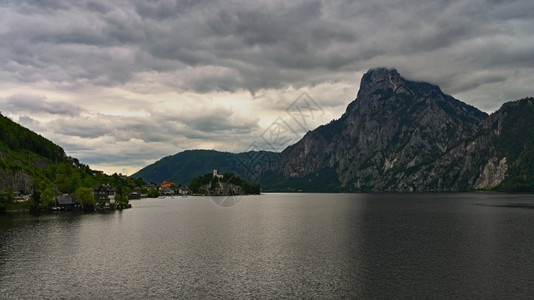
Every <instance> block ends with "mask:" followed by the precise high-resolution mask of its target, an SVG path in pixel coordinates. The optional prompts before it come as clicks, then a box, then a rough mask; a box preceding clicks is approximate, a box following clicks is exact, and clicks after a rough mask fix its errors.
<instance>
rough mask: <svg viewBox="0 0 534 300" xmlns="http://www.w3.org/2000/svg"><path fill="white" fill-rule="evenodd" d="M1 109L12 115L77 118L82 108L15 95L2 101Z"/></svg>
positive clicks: (65, 103)
mask: <svg viewBox="0 0 534 300" xmlns="http://www.w3.org/2000/svg"><path fill="white" fill-rule="evenodd" d="M0 107H3V109H5V110H6V111H8V112H11V113H19V112H24V113H35V114H42V113H48V114H52V115H67V116H77V115H79V114H80V113H81V112H82V111H83V110H82V108H80V107H78V106H76V105H72V104H70V103H67V102H51V101H48V100H47V99H46V97H39V96H33V95H23V94H18V95H13V96H10V97H8V98H6V99H3V101H2V100H1V99H0Z"/></svg>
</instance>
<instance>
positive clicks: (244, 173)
mask: <svg viewBox="0 0 534 300" xmlns="http://www.w3.org/2000/svg"><path fill="white" fill-rule="evenodd" d="M258 155H261V156H263V157H265V159H266V160H267V161H272V160H275V158H276V157H277V156H278V154H277V153H275V152H269V151H260V152H255V151H250V152H244V153H239V154H235V153H230V152H220V151H215V150H186V151H183V152H180V153H177V154H175V155H171V156H167V157H164V158H162V159H160V160H158V161H157V162H155V163H153V164H151V165H149V166H146V167H145V168H143V169H141V170H139V171H138V172H136V173H134V174H133V175H131V176H130V177H132V178H143V180H144V181H146V182H154V183H158V184H159V183H161V182H162V181H163V180H167V181H171V182H174V183H176V184H182V185H186V184H189V182H191V180H193V179H194V178H196V177H198V176H200V175H202V174H206V173H211V172H212V171H213V170H214V169H215V170H219V172H220V173H234V174H236V175H237V176H239V177H241V178H243V179H245V180H247V181H257V179H258V178H259V176H260V175H261V171H262V170H261V169H258V168H254V166H253V165H252V161H253V160H254V158H255V157H257V156H258ZM258 167H259V166H258Z"/></svg>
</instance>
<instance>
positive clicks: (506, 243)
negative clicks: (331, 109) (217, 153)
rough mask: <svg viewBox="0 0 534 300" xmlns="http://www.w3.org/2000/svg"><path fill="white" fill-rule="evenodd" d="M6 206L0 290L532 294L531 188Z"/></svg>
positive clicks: (95, 294)
mask: <svg viewBox="0 0 534 300" xmlns="http://www.w3.org/2000/svg"><path fill="white" fill-rule="evenodd" d="M212 200H213V199H211V198H210V197H186V198H182V197H168V198H158V199H143V200H136V201H131V203H132V205H133V208H131V209H127V210H123V211H112V212H104V213H98V212H97V213H89V214H80V213H72V212H60V213H57V214H48V215H42V216H38V217H35V216H31V215H29V214H24V213H13V214H3V215H0V295H1V296H0V298H3V299H6V298H91V299H94V298H136V299H139V298H143V299H145V298H196V299H204V298H243V299H250V298H277V299H280V298H317V299H332V298H371V299H379V298H394V299H398V298H410V299H413V298H484V299H495V298H497V299H506V298H508V299H509V298H515V299H517V298H531V297H532V295H534V282H533V280H534V209H531V208H530V206H534V195H509V194H493V193H465V194H464V193H459V194H440V193H437V194H276V193H273V194H264V195H260V196H244V197H242V198H240V199H239V200H240V201H239V203H238V204H237V205H235V206H231V207H221V206H218V205H216V204H215V203H218V202H217V201H212Z"/></svg>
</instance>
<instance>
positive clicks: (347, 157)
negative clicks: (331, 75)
mask: <svg viewBox="0 0 534 300" xmlns="http://www.w3.org/2000/svg"><path fill="white" fill-rule="evenodd" d="M533 120H534V105H533V98H526V99H522V100H518V101H514V102H509V103H506V104H504V105H503V106H502V107H501V109H499V110H498V111H496V112H495V113H493V114H492V115H491V116H488V115H487V114H486V113H484V112H482V111H480V110H478V109H477V108H475V107H473V106H470V105H468V104H465V103H463V102H461V101H459V100H457V99H455V98H453V97H451V96H449V95H446V94H444V93H443V92H442V91H441V89H440V88H439V87H438V86H436V85H432V84H429V83H424V82H415V81H410V80H406V79H404V78H403V77H401V76H400V74H399V73H398V72H397V71H396V70H394V69H385V68H377V69H371V70H369V71H368V72H367V73H365V74H364V76H363V77H362V79H361V83H360V90H359V92H358V95H357V97H356V99H355V100H354V101H353V102H351V103H350V104H349V105H348V107H347V109H346V111H345V113H344V114H343V115H342V116H341V117H340V118H339V119H337V120H334V121H332V122H330V123H329V124H326V125H322V126H319V127H318V128H317V129H315V130H313V131H310V132H308V133H307V134H306V135H305V136H304V137H303V138H302V139H301V140H300V141H299V142H297V143H296V144H294V145H291V146H289V147H287V148H286V149H285V150H284V151H282V153H280V154H275V153H271V154H270V155H271V156H270V159H269V160H268V161H269V162H270V163H268V164H267V163H265V164H261V170H259V171H258V174H260V176H259V177H258V179H259V182H260V183H261V184H262V187H263V190H264V191H316V192H322V191H324V192H326V191H345V192H427V191H472V190H480V189H482V190H506V191H516V190H520V191H534V183H533V181H532V179H534V164H533V162H534V148H533V142H532V141H534V136H533V135H534V124H533ZM197 151H198V150H197ZM209 153H210V154H213V157H212V158H211V163H210V164H211V165H214V166H215V165H217V163H218V164H219V165H221V164H222V163H223V162H224V159H223V158H222V157H218V156H220V155H221V154H215V152H209ZM189 154H190V155H193V156H192V157H190V158H189V159H191V160H192V161H195V158H194V154H195V152H191V153H189ZM204 154H206V153H204ZM182 155H183V154H180V153H179V154H177V155H176V156H182ZM239 155H243V154H226V156H227V157H226V159H227V160H228V159H230V161H231V158H229V157H234V159H235V157H237V156H239ZM216 156H217V157H216ZM182 158H183V159H184V160H183V161H182V162H183V163H185V164H188V163H189V162H188V159H185V156H183V157H182ZM204 161H206V160H204ZM238 161H239V159H238ZM210 164H209V163H208V164H205V165H203V167H204V168H207V167H209V165H210ZM230 165H232V164H230ZM149 167H151V166H149ZM147 168H148V167H147ZM214 168H215V167H214ZM145 169H146V168H145ZM151 170H152V172H153V173H154V174H163V171H162V170H164V169H160V168H156V167H153V168H152V169H151ZM244 170H245V171H246V168H243V169H242V170H241V171H244ZM207 171H209V170H207V169H202V170H200V169H199V170H198V171H197V170H196V169H195V168H189V172H192V173H193V174H191V175H192V176H197V175H198V174H203V172H207ZM225 171H226V170H225ZM229 171H230V172H236V171H235V169H231V170H229ZM140 172H141V171H140ZM236 173H239V172H236ZM138 174H139V173H138ZM240 175H243V174H242V173H240ZM143 178H144V177H143ZM144 179H145V180H147V179H146V178H144ZM184 182H185V181H184Z"/></svg>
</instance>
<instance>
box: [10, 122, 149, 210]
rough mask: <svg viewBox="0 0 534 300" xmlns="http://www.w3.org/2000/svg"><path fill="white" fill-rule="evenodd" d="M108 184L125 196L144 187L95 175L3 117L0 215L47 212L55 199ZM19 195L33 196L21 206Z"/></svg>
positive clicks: (142, 183) (76, 161)
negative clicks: (38, 209)
mask: <svg viewBox="0 0 534 300" xmlns="http://www.w3.org/2000/svg"><path fill="white" fill-rule="evenodd" d="M107 183H109V184H110V185H113V186H115V187H116V188H117V189H118V191H119V193H121V194H122V195H125V194H127V193H129V191H131V190H133V189H136V188H139V187H141V186H143V185H144V182H143V181H142V180H140V179H138V180H133V179H130V178H124V177H121V176H119V175H117V174H114V175H112V176H108V175H105V174H102V173H99V172H94V171H93V170H91V168H89V166H87V165H85V164H82V163H80V162H79V160H78V159H76V158H72V157H69V156H67V155H66V154H65V151H64V150H63V148H61V147H60V146H58V145H56V144H54V143H53V142H51V141H49V140H48V139H46V138H44V137H42V136H41V135H39V134H37V133H35V132H33V131H31V130H29V129H27V128H25V127H23V126H20V125H19V124H17V123H15V122H13V121H11V120H10V119H9V118H7V117H5V116H3V115H1V114H0V211H3V210H13V209H29V208H32V207H33V208H41V209H46V208H48V207H50V206H51V205H52V203H53V201H54V196H56V195H60V194H73V193H74V192H75V191H76V190H77V189H78V188H81V187H84V188H91V189H92V188H94V187H95V186H98V185H100V184H107ZM16 195H32V196H31V197H29V199H30V201H27V202H18V201H14V198H15V196H16Z"/></svg>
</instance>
